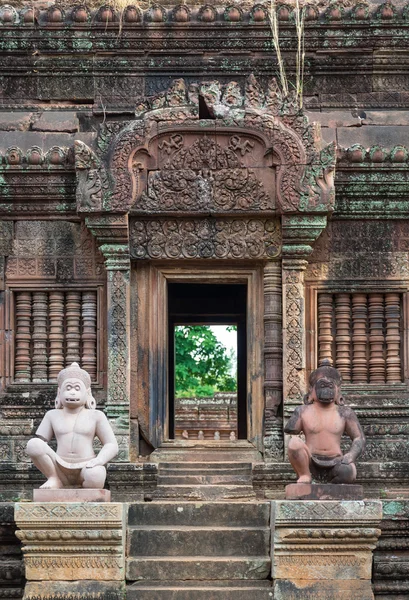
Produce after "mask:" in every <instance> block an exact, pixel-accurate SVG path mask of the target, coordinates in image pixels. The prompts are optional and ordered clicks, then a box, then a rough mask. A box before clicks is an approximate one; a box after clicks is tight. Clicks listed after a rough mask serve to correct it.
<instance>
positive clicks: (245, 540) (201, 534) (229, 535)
mask: <svg viewBox="0 0 409 600" xmlns="http://www.w3.org/2000/svg"><path fill="white" fill-rule="evenodd" d="M198 540H200V544H198ZM269 540H270V532H269V531H268V529H258V528H254V529H249V528H246V529H242V528H238V527H237V528H236V529H232V528H227V527H217V528H215V527H210V528H207V527H192V526H185V527H180V526H179V527H155V528H152V527H130V528H129V538H128V554H129V555H130V556H134V557H138V556H160V555H162V557H165V556H172V557H173V556H179V555H180V551H181V548H183V553H184V554H186V555H189V556H202V557H203V556H214V552H215V541H217V551H218V552H220V553H221V554H222V555H223V556H237V557H238V556H253V555H255V556H258V555H262V554H263V552H264V549H265V548H266V547H267V546H268V543H269Z"/></svg>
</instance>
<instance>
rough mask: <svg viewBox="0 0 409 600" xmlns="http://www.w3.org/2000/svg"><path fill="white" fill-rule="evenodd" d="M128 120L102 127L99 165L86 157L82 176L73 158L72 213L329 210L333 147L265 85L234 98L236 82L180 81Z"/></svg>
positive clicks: (251, 84)
mask: <svg viewBox="0 0 409 600" xmlns="http://www.w3.org/2000/svg"><path fill="white" fill-rule="evenodd" d="M200 102H202V104H203V103H204V104H205V106H206V111H205V114H204V113H203V111H202V113H201V111H200V109H199V105H200ZM135 115H136V118H135V120H134V121H131V122H129V123H127V124H126V123H123V122H117V123H114V122H110V123H107V124H106V125H104V126H103V127H102V128H101V131H100V134H99V139H98V142H97V144H98V147H99V148H100V149H101V157H100V160H101V163H100V166H97V163H96V161H95V160H94V159H93V158H92V160H88V167H84V161H83V160H82V157H81V160H80V156H79V155H78V160H77V164H78V166H77V173H79V176H78V181H79V184H80V186H79V187H80V188H81V189H80V190H79V198H78V200H79V204H80V210H84V211H87V210H89V211H93V210H94V211H95V210H97V211H102V212H122V213H124V212H129V211H130V210H132V212H134V213H142V214H144V213H148V212H149V213H196V214H200V213H204V214H215V213H216V214H217V213H221V214H223V213H230V212H231V213H235V214H240V213H248V214H259V213H260V212H263V211H265V212H269V213H270V214H271V213H278V214H288V213H290V214H291V213H297V212H301V213H310V212H315V213H323V214H326V213H328V212H331V211H332V210H333V207H334V200H335V193H334V181H333V174H334V168H335V145H334V144H330V145H329V146H326V147H322V140H321V139H320V134H319V128H318V127H316V126H314V125H313V124H310V123H309V122H308V119H307V118H306V117H305V116H304V114H303V113H302V112H300V111H299V110H298V108H297V107H296V106H295V105H294V103H293V102H292V100H291V98H283V97H282V96H281V94H280V93H278V91H277V85H276V84H275V82H274V81H272V82H271V83H270V85H269V86H268V89H267V91H265V90H263V89H262V87H261V86H260V84H259V83H258V82H257V80H256V79H255V78H254V76H252V75H251V76H250V77H249V78H248V80H247V82H246V85H245V88H244V90H243V91H242V90H241V89H240V85H239V84H238V83H236V82H230V83H228V84H226V85H222V84H220V83H219V82H218V81H211V82H204V83H201V84H191V85H190V86H188V85H186V83H185V81H184V80H182V79H180V80H177V81H175V82H174V83H173V84H172V86H171V87H170V88H169V89H168V90H167V91H165V92H163V93H161V94H159V95H158V96H156V97H154V98H150V99H146V98H144V99H143V100H142V101H141V103H140V105H138V106H137V108H136V111H135ZM203 117H204V118H203ZM79 150H81V148H79V147H78V148H77V151H79ZM82 154H84V149H82ZM85 162H86V161H85Z"/></svg>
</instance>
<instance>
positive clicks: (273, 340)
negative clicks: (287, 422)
mask: <svg viewBox="0 0 409 600" xmlns="http://www.w3.org/2000/svg"><path fill="white" fill-rule="evenodd" d="M281 295H282V284H281V264H280V262H279V261H277V262H268V263H267V264H266V265H265V267H264V396H265V411H264V427H265V433H264V436H265V437H264V448H265V456H266V458H267V459H271V460H278V461H280V460H282V459H283V446H284V441H283V419H282V414H281V411H280V405H281V404H282V401H283V375H282V369H283V356H282V353H283V341H282V327H283V319H282V299H281Z"/></svg>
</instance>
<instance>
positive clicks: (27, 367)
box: [14, 292, 31, 382]
mask: <svg viewBox="0 0 409 600" xmlns="http://www.w3.org/2000/svg"><path fill="white" fill-rule="evenodd" d="M30 346H31V292H17V294H16V359H15V367H14V371H15V374H14V378H15V379H16V380H17V381H21V382H22V381H31V348H30Z"/></svg>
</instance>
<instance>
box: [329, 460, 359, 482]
mask: <svg viewBox="0 0 409 600" xmlns="http://www.w3.org/2000/svg"><path fill="white" fill-rule="evenodd" d="M334 479H336V483H353V482H354V481H355V479H356V467H355V465H354V463H350V464H349V465H343V464H342V463H341V464H339V465H337V466H336V467H335V468H334Z"/></svg>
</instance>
